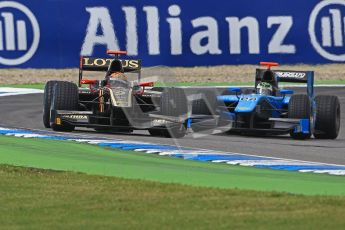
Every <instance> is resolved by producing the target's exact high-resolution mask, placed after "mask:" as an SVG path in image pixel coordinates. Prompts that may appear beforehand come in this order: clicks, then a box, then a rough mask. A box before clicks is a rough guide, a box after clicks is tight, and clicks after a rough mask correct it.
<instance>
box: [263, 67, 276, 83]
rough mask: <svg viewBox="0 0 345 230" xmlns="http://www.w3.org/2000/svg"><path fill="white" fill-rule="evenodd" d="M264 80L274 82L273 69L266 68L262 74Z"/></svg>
mask: <svg viewBox="0 0 345 230" xmlns="http://www.w3.org/2000/svg"><path fill="white" fill-rule="evenodd" d="M261 81H262V82H268V83H274V82H275V76H274V73H273V71H272V70H266V71H265V72H264V74H263V76H262V80H261Z"/></svg>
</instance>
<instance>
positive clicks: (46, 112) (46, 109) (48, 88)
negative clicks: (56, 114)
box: [43, 81, 58, 128]
mask: <svg viewBox="0 0 345 230" xmlns="http://www.w3.org/2000/svg"><path fill="white" fill-rule="evenodd" d="M56 82H58V81H48V82H47V83H46V85H45V86H44V94H43V125H44V127H46V128H50V103H51V98H52V95H53V88H54V85H55V84H56Z"/></svg>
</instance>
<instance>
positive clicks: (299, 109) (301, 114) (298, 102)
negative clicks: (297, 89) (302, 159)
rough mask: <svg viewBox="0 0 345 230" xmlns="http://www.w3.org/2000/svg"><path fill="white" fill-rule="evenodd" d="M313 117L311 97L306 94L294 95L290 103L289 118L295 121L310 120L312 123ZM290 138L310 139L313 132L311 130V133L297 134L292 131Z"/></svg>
mask: <svg viewBox="0 0 345 230" xmlns="http://www.w3.org/2000/svg"><path fill="white" fill-rule="evenodd" d="M311 115H312V107H311V103H310V99H309V97H308V96H307V95H304V94H295V95H292V96H291V98H290V101H289V108H288V117H289V118H295V119H309V121H310V118H311ZM290 136H291V137H292V138H293V139H298V140H304V139H308V138H310V136H311V132H310V130H309V133H302V132H300V133H295V132H294V131H293V130H292V131H290Z"/></svg>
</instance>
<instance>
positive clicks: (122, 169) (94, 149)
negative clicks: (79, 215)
mask: <svg viewBox="0 0 345 230" xmlns="http://www.w3.org/2000/svg"><path fill="white" fill-rule="evenodd" d="M0 164H9V165H15V166H27V167H34V168H42V169H53V170H64V171H74V172H83V173H87V174H94V175H105V176H117V177H123V178H132V179H144V180H151V181H158V182H168V183H181V184H187V185H194V186H206V187H217V188H240V189H250V190H260V191H281V192H289V193H297V194H308V195H315V194H327V195H345V186H344V184H345V177H342V176H330V175H318V174H312V173H298V172H287V171H279V170H269V169H257V168H253V167H243V166H231V165H226V164H216V163H207V162H197V161H189V160H183V159H178V158H170V157H164V156H158V155H151V154H144V153H137V152H134V151H121V150H113V149H111V150H110V149H105V148H101V147H98V146H93V145H89V144H80V143H74V142H67V141H64V142H62V141H51V140H42V139H24V138H17V137H7V136H0Z"/></svg>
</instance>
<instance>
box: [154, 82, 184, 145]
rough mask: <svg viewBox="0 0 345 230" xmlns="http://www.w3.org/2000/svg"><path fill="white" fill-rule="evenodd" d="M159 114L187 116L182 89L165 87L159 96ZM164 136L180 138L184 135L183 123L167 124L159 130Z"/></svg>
mask: <svg viewBox="0 0 345 230" xmlns="http://www.w3.org/2000/svg"><path fill="white" fill-rule="evenodd" d="M160 107H161V114H162V115H165V116H170V117H176V118H184V117H186V116H187V112H188V105H187V97H186V94H185V92H184V90H183V89H179V88H165V89H164V90H163V93H162V97H161V103H160ZM161 134H162V136H164V137H170V138H182V137H184V136H185V135H186V126H185V124H184V123H176V124H173V125H167V126H165V128H164V129H162V130H161Z"/></svg>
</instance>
